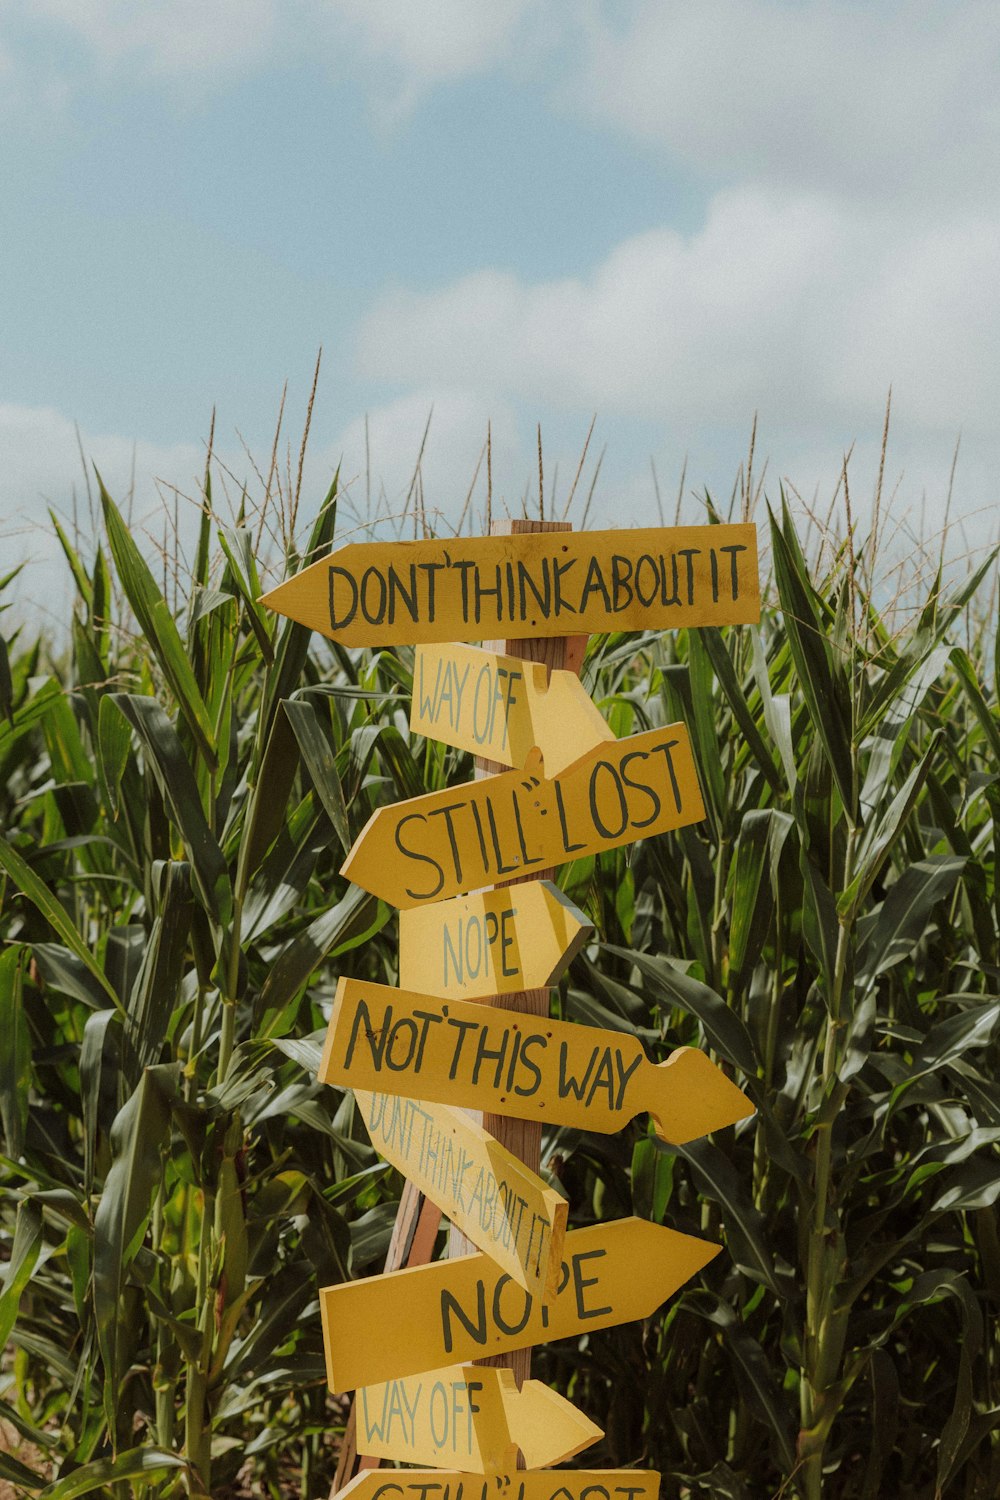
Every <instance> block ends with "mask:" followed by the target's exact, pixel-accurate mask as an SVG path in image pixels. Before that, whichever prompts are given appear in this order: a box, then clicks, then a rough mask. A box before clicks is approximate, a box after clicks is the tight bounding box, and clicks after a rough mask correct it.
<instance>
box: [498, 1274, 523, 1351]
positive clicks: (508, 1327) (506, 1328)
mask: <svg viewBox="0 0 1000 1500" xmlns="http://www.w3.org/2000/svg"><path fill="white" fill-rule="evenodd" d="M508 1286H509V1287H512V1288H513V1292H512V1295H513V1296H514V1297H515V1299H516V1298H517V1297H518V1296H521V1297H523V1298H524V1304H523V1306H522V1307H521V1309H520V1314H519V1315H518V1314H515V1316H514V1318H513V1319H512V1320H511V1321H510V1322H508V1321H507V1318H506V1317H505V1316H504V1312H503V1294H504V1290H505V1288H506V1287H508ZM530 1317H531V1293H530V1292H526V1291H525V1289H524V1287H523V1286H518V1285H517V1283H516V1282H514V1281H513V1280H512V1279H511V1278H510V1277H509V1276H507V1275H504V1276H501V1277H500V1279H499V1281H498V1282H497V1284H496V1286H495V1287H494V1288H493V1321H494V1323H495V1324H496V1326H497V1327H498V1328H499V1330H500V1332H501V1333H504V1334H506V1335H507V1337H508V1338H516V1337H517V1335H518V1334H519V1333H521V1332H522V1331H523V1330H524V1328H525V1327H526V1326H527V1322H528V1319H529V1318H530Z"/></svg>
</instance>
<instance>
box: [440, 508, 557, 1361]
mask: <svg viewBox="0 0 1000 1500" xmlns="http://www.w3.org/2000/svg"><path fill="white" fill-rule="evenodd" d="M572 529H573V528H572V525H571V524H570V523H569V522H568V521H530V520H524V519H522V520H517V521H513V520H511V521H495V522H494V523H493V525H492V526H491V527H490V534H491V535H492V536H524V535H525V534H526V533H529V532H537V531H572ZM586 643H587V638H586V636H549V637H546V638H541V639H529V640H513V641H484V642H483V645H484V646H485V647H486V648H487V650H489V651H500V652H502V653H503V654H504V655H505V656H513V657H517V658H518V659H519V660H521V661H539V662H543V663H544V664H545V666H547V667H548V669H549V671H550V672H551V671H556V670H558V669H560V668H564V669H566V670H567V671H571V672H577V673H579V671H580V666H581V664H582V662H583V653H584V649H585V647H586ZM506 769H507V767H506V766H500V765H497V764H496V762H495V761H491V760H482V759H478V758H477V760H476V775H477V776H492V775H494V774H495V773H496V772H498V771H504V770H506ZM554 873H555V871H554V870H532V871H531V872H530V873H529V874H525V875H519V876H515V878H514V879H513V880H509V881H504V882H503V884H504V885H520V884H521V883H522V882H524V881H527V880H551V879H552V877H553V875H554ZM482 1003H483V1004H484V1005H489V1004H490V1003H491V1002H490V1001H489V1000H484V1001H483V1002H482ZM496 1003H497V1004H498V1005H502V1006H503V1008H504V1009H505V1010H516V1011H520V1012H521V1013H522V1014H523V1015H531V1016H547V1015H548V1013H549V991H548V990H547V989H542V990H521V991H520V992H518V993H515V994H510V995H504V996H503V997H502V998H501V999H499V1000H497V1002H496ZM474 1118H476V1119H479V1120H481V1121H482V1123H483V1126H484V1127H485V1129H486V1130H488V1131H489V1133H490V1135H492V1136H493V1137H494V1139H495V1140H497V1141H499V1142H500V1144H501V1145H502V1146H506V1148H507V1150H508V1151H512V1152H513V1153H514V1155H515V1156H516V1157H518V1159H519V1160H520V1161H523V1162H524V1163H525V1165H526V1166H527V1167H530V1169H531V1170H532V1171H533V1172H537V1171H538V1170H539V1167H540V1165H541V1154H542V1127H541V1123H540V1122H539V1121H535V1120H514V1119H511V1118H510V1117H509V1116H507V1115H490V1114H486V1115H483V1114H479V1113H476V1114H475V1116H474ZM476 1249H477V1246H476V1245H474V1244H473V1243H472V1241H471V1240H469V1239H468V1238H467V1237H466V1236H465V1235H464V1234H461V1233H460V1232H459V1231H458V1230H456V1229H455V1227H454V1225H452V1227H451V1229H450V1230H449V1241H448V1254H449V1255H450V1256H458V1255H471V1254H473V1253H474V1252H475V1251H476ZM476 1363H477V1364H482V1365H502V1366H507V1367H508V1368H509V1369H512V1370H513V1371H514V1378H515V1379H516V1381H517V1383H518V1386H520V1385H522V1384H523V1382H524V1381H525V1380H527V1379H528V1377H529V1376H530V1374H531V1350H530V1349H516V1350H514V1351H513V1352H512V1353H510V1354H497V1355H489V1356H487V1357H486V1358H485V1359H481V1360H477V1361H476Z"/></svg>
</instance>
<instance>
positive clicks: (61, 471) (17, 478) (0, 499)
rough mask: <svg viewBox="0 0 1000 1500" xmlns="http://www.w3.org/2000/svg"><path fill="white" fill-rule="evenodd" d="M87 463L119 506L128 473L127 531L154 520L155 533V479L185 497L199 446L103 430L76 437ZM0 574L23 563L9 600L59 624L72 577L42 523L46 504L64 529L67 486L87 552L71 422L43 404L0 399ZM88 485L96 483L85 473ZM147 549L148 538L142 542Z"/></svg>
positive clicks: (87, 526)
mask: <svg viewBox="0 0 1000 1500" xmlns="http://www.w3.org/2000/svg"><path fill="white" fill-rule="evenodd" d="M81 437H82V442H83V448H84V452H85V453H86V455H87V458H88V460H91V461H92V462H93V463H94V464H96V465H97V467H98V469H99V470H100V472H101V476H102V478H103V480H104V482H105V484H106V485H107V487H108V490H109V492H110V493H111V494H112V495H113V496H114V497H115V499H116V500H117V501H119V503H120V504H122V505H123V506H124V504H125V497H126V495H127V493H128V491H129V488H130V486H131V482H132V474H133V452H134V473H135V500H134V516H135V529H136V531H137V533H138V532H140V531H141V529H142V527H143V523H144V522H145V521H146V520H151V518H154V517H156V518H157V520H156V527H157V529H156V531H155V535H156V537H157V538H159V536H160V535H162V530H163V526H162V521H160V520H159V515H160V514H161V512H162V502H161V500H160V498H159V496H158V494H157V491H156V488H155V480H156V479H158V478H163V479H164V480H166V481H168V482H169V483H172V484H176V485H178V486H179V487H180V488H181V489H182V490H184V491H185V492H186V493H188V494H194V493H196V486H197V477H198V474H199V471H200V469H201V468H202V467H203V466H204V462H205V458H204V450H203V449H201V448H199V447H198V446H197V445H195V444H190V443H178V444H162V445H161V444H155V443H136V444H135V445H133V444H132V442H131V441H130V440H129V439H128V438H126V437H122V436H118V435H115V434H109V433H103V434H101V433H95V434H92V435H91V434H88V433H83V434H81ZM0 452H2V453H3V464H2V466H0V557H2V562H0V573H3V572H6V571H8V569H9V568H11V567H14V566H15V565H16V564H18V563H21V562H23V563H24V564H25V568H24V571H23V572H22V574H21V576H20V578H19V579H18V582H17V589H16V598H17V600H18V603H19V605H20V606H21V607H22V608H25V607H28V606H30V607H31V609H32V612H33V613H40V614H42V615H43V616H45V617H46V618H47V619H48V620H49V621H50V623H52V624H54V625H65V623H66V621H67V619H68V618H69V613H70V600H71V597H72V594H71V589H72V582H71V579H70V575H69V571H68V569H67V567H66V564H65V562H64V561H63V560H62V553H61V551H60V549H59V544H58V541H57V539H56V536H55V532H54V530H53V528H52V524H51V522H50V520H49V507H50V506H51V507H52V509H53V510H55V512H56V513H57V515H59V516H60V518H61V519H62V521H63V524H64V526H66V528H67V530H70V531H71V530H72V524H71V517H72V513H73V491H74V489H75V491H76V504H77V513H78V517H79V523H80V531H81V535H83V536H84V537H85V538H87V542H86V545H85V547H84V555H85V556H87V557H89V556H90V555H91V554H92V551H93V545H92V528H91V519H90V515H89V511H88V504H87V492H86V481H85V479H84V474H83V469H82V466H81V462H80V449H79V445H78V440H77V434H76V427H75V424H74V423H73V422H72V421H71V420H70V419H69V418H68V417H66V416H64V415H63V414H62V413H61V412H58V411H56V410H54V409H53V408H51V407H37V406H23V405H17V404H14V403H9V402H8V403H0ZM91 488H92V490H95V491H96V484H95V481H94V477H93V473H92V472H91ZM150 547H152V542H150Z"/></svg>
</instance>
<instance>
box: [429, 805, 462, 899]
mask: <svg viewBox="0 0 1000 1500" xmlns="http://www.w3.org/2000/svg"><path fill="white" fill-rule="evenodd" d="M464 806H465V803H464V802H449V803H448V804H447V806H445V807H435V808H434V810H433V811H432V812H429V813H428V814H427V817H428V818H429V819H430V818H444V826H445V828H446V829H447V830H448V843H449V845H450V847H451V861H452V864H453V865H454V867H455V879H456V880H461V879H462V854H461V850H460V849H459V847H458V839H457V838H456V837H455V825H454V822H453V821H452V813H456V812H460V811H461V809H462V808H463V807H464Z"/></svg>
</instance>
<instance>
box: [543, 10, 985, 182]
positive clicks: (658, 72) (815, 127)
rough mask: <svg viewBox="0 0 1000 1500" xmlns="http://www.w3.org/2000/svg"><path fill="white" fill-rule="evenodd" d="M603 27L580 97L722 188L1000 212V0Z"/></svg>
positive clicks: (599, 20)
mask: <svg viewBox="0 0 1000 1500" xmlns="http://www.w3.org/2000/svg"><path fill="white" fill-rule="evenodd" d="M609 10H610V17H611V19H606V16H607V14H608V12H609ZM590 16H591V19H590V24H589V26H588V28H587V42H586V45H585V60H584V62H583V64H582V66H581V67H579V68H577V69H574V70H572V72H571V77H570V80H569V81H568V82H567V84H566V86H565V91H564V97H565V98H567V99H568V100H569V101H570V102H571V104H572V106H573V107H574V108H575V109H577V110H580V111H582V112H584V113H586V114H589V115H590V116H592V117H594V118H598V119H600V120H603V121H607V122H610V123H612V124H614V125H615V126H616V127H618V128H619V129H621V130H624V131H626V132H627V133H629V134H630V135H632V136H634V137H636V138H638V139H640V140H643V141H646V142H649V143H651V144H653V145H655V146H658V147H662V148H664V149H665V150H666V151H668V152H669V153H671V154H672V155H673V156H674V157H675V158H677V159H679V160H680V161H683V162H685V163H687V164H689V165H690V166H692V167H694V168H695V169H696V170H698V171H701V172H705V173H707V174H709V175H710V177H712V178H714V179H715V180H716V181H717V182H718V181H733V180H735V179H739V178H749V179H752V180H757V181H768V182H772V183H779V184H784V185H786V186H788V185H791V186H796V187H809V188H815V187H822V188H823V189H824V190H827V191H829V190H838V191H840V190H843V191H849V192H860V193H862V194H864V195H870V196H873V197H875V198H887V197H892V198H895V199H897V200H898V198H899V196H900V194H902V193H910V192H919V193H921V194H926V193H927V192H928V191H933V192H934V193H935V195H937V196H941V197H944V198H946V199H951V198H953V197H955V196H956V195H961V194H965V193H968V192H969V191H970V190H976V191H979V192H988V193H990V194H991V195H993V196H995V190H996V187H997V174H996V152H997V147H998V145H1000V9H998V7H997V6H996V5H995V4H994V3H993V0H961V3H952V4H948V5H940V4H935V3H930V0H863V3H858V0H838V3H835V4H832V3H830V0H671V3H670V4H668V5H665V4H663V3H662V0H639V3H636V4H632V5H629V6H627V7H625V8H624V9H623V8H622V7H621V6H618V5H616V6H614V7H611V8H603V9H598V10H596V11H592V12H591V13H590Z"/></svg>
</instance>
